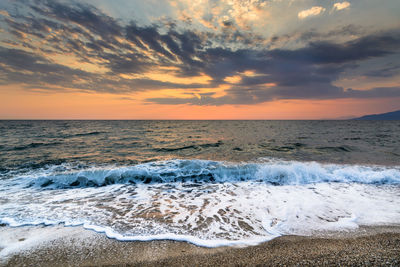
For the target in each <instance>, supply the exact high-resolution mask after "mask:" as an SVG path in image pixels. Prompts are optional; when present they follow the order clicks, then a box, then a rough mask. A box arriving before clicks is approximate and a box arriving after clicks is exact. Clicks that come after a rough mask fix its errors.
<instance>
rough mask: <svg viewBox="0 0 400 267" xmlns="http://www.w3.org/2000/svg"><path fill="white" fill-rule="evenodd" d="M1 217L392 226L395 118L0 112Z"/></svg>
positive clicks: (227, 238)
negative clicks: (86, 116)
mask: <svg viewBox="0 0 400 267" xmlns="http://www.w3.org/2000/svg"><path fill="white" fill-rule="evenodd" d="M0 133H1V135H0V223H1V224H7V225H10V226H15V227H18V226H22V225H36V224H45V225H52V224H59V223H63V224H65V225H66V226H74V225H83V226H84V227H85V228H87V229H92V230H94V231H98V232H104V233H105V234H106V235H107V236H109V237H111V238H116V239H118V240H126V241H128V240H143V241H145V240H157V239H171V240H182V241H188V242H191V243H194V244H197V245H201V246H208V247H215V246H221V245H253V244H257V243H259V242H263V241H267V240H270V239H272V238H274V237H277V236H280V235H287V234H295V235H313V234H316V233H320V232H326V231H328V232H329V231H351V230H354V229H357V228H358V227H359V226H362V225H399V224H400V121H0Z"/></svg>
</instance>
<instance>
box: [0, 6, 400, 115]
mask: <svg viewBox="0 0 400 267" xmlns="http://www.w3.org/2000/svg"><path fill="white" fill-rule="evenodd" d="M399 14H400V1H399V0H382V1H377V0H348V1H332V0H220V1H217V0H171V1H167V0H146V1H143V0H112V1H111V0H109V1H108V0H80V1H61V0H60V1H55V0H2V1H1V2H0V119H1V118H3V119H12V118H14V119H23V118H31V119H41V118H42V119H57V118H58V119H68V118H70V119H325V118H348V117H352V116H358V115H363V114H368V113H380V112H387V111H392V110H395V109H400V16H399Z"/></svg>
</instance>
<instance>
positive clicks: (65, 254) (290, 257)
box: [0, 225, 400, 266]
mask: <svg viewBox="0 0 400 267" xmlns="http://www.w3.org/2000/svg"><path fill="white" fill-rule="evenodd" d="M0 249H1V250H0V265H1V266H162V265H164V266H235V265H236V266H237V265H252V266H254V265H266V266H277V265H286V266H292V265H300V266H305V265H310V266H324V265H325V266H328V265H329V266H332V265H333V266H339V265H340V266H355V265H356V266H357V265H359V266H360V265H361V266H399V265H400V227H363V228H361V229H359V230H358V231H356V232H352V233H345V232H344V233H343V232H342V233H334V234H329V235H325V236H324V237H302V236H283V237H279V238H276V239H274V240H271V241H269V242H266V243H262V244H260V245H257V246H250V247H243V248H238V247H220V248H203V247H197V246H195V245H191V244H188V243H185V242H175V241H152V242H120V241H117V240H114V239H109V238H107V237H106V236H105V235H104V234H99V233H95V232H93V231H88V230H85V229H83V228H82V227H64V226H62V225H59V226H26V227H17V228H13V227H0Z"/></svg>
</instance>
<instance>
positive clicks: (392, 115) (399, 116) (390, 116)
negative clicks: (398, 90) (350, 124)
mask: <svg viewBox="0 0 400 267" xmlns="http://www.w3.org/2000/svg"><path fill="white" fill-rule="evenodd" d="M353 120H400V110H397V111H392V112H387V113H382V114H373V115H365V116H362V117H359V118H355V119H353Z"/></svg>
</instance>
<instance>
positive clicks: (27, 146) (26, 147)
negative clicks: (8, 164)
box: [9, 142, 62, 151]
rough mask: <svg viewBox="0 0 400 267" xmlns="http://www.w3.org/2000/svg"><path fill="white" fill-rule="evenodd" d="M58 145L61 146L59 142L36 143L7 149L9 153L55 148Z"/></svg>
mask: <svg viewBox="0 0 400 267" xmlns="http://www.w3.org/2000/svg"><path fill="white" fill-rule="evenodd" d="M60 144H62V143H61V142H52V143H41V142H37V143H30V144H28V145H22V146H15V147H13V148H11V149H9V151H13V150H25V149H30V148H37V147H48V146H56V145H60Z"/></svg>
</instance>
